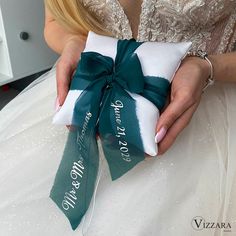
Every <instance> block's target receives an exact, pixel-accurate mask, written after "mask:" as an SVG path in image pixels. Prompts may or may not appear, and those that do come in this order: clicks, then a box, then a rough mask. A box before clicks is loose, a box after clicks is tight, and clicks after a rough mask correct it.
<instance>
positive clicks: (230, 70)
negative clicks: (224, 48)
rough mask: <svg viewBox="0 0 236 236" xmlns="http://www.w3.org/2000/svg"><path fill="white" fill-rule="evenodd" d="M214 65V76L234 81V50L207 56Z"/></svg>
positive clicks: (235, 66) (235, 67)
mask: <svg viewBox="0 0 236 236" xmlns="http://www.w3.org/2000/svg"><path fill="white" fill-rule="evenodd" d="M209 59H210V60H211V62H212V64H213V67H214V78H215V80H219V81H231V82H236V52H231V53H225V54H218V55H211V56H209Z"/></svg>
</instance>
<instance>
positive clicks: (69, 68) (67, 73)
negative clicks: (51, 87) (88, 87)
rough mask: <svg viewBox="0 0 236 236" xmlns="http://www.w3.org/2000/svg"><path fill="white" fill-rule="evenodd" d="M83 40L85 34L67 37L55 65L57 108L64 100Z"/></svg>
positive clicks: (84, 40)
mask: <svg viewBox="0 0 236 236" xmlns="http://www.w3.org/2000/svg"><path fill="white" fill-rule="evenodd" d="M85 42H86V37H85V36H72V37H70V38H68V40H67V41H66V44H65V46H64V48H63V51H62V54H61V57H60V59H59V61H58V63H57V65H56V79H57V105H56V106H57V109H58V107H60V106H62V105H63V103H64V101H65V98H66V96H67V93H68V91H69V86H70V82H71V78H72V76H73V74H74V72H75V69H76V67H77V64H78V61H79V58H80V54H81V52H82V51H83V49H84V47H85Z"/></svg>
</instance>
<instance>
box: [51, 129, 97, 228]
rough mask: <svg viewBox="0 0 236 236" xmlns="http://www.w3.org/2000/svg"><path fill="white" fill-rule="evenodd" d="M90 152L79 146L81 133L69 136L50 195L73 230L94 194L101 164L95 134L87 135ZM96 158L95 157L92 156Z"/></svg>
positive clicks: (72, 132)
mask: <svg viewBox="0 0 236 236" xmlns="http://www.w3.org/2000/svg"><path fill="white" fill-rule="evenodd" d="M86 139H87V140H89V139H90V143H87V144H86V145H85V146H87V147H86V149H87V153H83V151H81V150H80V149H79V148H78V143H77V142H78V141H77V140H78V132H75V131H71V132H70V133H69V136H68V140H67V143H66V147H65V150H64V154H63V158H62V161H61V163H60V166H59V169H58V171H57V174H56V178H55V181H54V185H53V187H52V190H51V193H50V198H51V199H52V200H53V201H54V202H55V203H56V204H57V206H58V207H59V208H60V209H61V210H62V211H63V213H64V214H65V215H66V217H67V218H68V219H69V221H70V224H71V227H72V229H73V230H75V229H76V228H77V226H78V225H79V224H80V222H81V220H82V218H83V216H84V214H85V213H86V211H87V209H88V207H89V204H90V201H91V199H92V196H93V192H94V187H95V182H96V179H97V172H98V166H99V154H98V147H97V142H96V137H95V134H91V135H89V136H88V137H86ZM91 157H92V158H91Z"/></svg>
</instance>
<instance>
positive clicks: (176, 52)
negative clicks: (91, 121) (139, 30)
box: [53, 31, 191, 156]
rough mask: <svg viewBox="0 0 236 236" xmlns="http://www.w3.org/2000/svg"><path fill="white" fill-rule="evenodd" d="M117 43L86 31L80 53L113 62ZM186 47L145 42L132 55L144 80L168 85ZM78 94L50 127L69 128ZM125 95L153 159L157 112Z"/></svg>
mask: <svg viewBox="0 0 236 236" xmlns="http://www.w3.org/2000/svg"><path fill="white" fill-rule="evenodd" d="M117 43H118V39H116V38H111V37H107V36H102V35H98V34H95V33H94V32H92V31H90V32H89V34H88V37H87V42H86V46H85V49H84V52H97V53H99V54H102V55H104V56H108V57H110V58H112V59H113V61H115V58H116V54H117ZM190 47H191V42H182V43H162V42H145V43H143V44H142V45H140V46H139V47H138V48H137V49H136V50H135V53H136V54H137V56H138V58H139V61H140V64H141V67H142V71H143V74H144V76H155V77H161V78H164V79H166V80H168V81H169V82H170V83H171V81H172V79H173V77H174V74H175V72H176V70H177V69H178V68H179V65H180V63H181V60H182V59H183V58H184V57H185V56H186V54H187V52H188V51H189V49H190ZM157 79H158V78H157ZM82 92H83V91H82V90H70V91H69V93H68V94H67V97H66V100H65V102H64V104H63V105H62V107H61V109H60V110H59V111H58V112H57V113H56V114H55V116H54V117H53V123H54V124H63V125H71V124H72V118H73V113H74V107H75V103H76V101H77V99H78V98H79V96H80V95H81V93H82ZM129 94H130V96H131V97H132V98H133V99H134V100H135V102H136V116H137V118H138V122H139V128H140V135H141V138H142V142H143V147H144V151H145V153H146V154H148V155H150V156H156V155H157V153H158V149H157V145H156V143H155V135H156V123H157V121H158V119H159V115H160V112H159V110H158V108H157V107H156V106H155V105H154V104H153V103H152V102H150V101H149V100H148V99H146V98H144V97H142V96H140V95H138V94H134V93H129ZM147 120H148V122H147Z"/></svg>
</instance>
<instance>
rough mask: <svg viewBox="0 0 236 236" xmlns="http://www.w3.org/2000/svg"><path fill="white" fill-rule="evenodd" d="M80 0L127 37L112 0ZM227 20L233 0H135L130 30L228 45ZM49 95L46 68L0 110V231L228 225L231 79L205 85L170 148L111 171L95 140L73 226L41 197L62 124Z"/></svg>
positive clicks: (180, 230)
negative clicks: (89, 194)
mask: <svg viewBox="0 0 236 236" xmlns="http://www.w3.org/2000/svg"><path fill="white" fill-rule="evenodd" d="M83 2H84V4H85V5H86V6H87V7H88V8H89V9H90V10H91V11H94V12H95V13H96V14H97V15H98V17H100V18H101V19H102V20H103V23H104V26H105V27H107V29H109V30H110V31H112V32H113V34H114V35H115V36H116V37H117V38H121V39H122V38H128V39H129V38H132V31H131V27H130V23H129V21H128V18H127V16H126V15H125V13H124V10H123V9H122V7H121V5H120V3H119V2H118V0H108V1H105V0H92V1H91V0H84V1H83ZM235 22H236V2H235V1H234V0H231V1H230V0H183V1H182V0H181V1H179V0H173V1H169V0H143V3H142V13H141V16H140V24H139V31H138V37H137V40H138V41H167V42H179V41H192V42H193V50H196V49H203V50H206V51H207V52H208V53H224V52H230V51H232V50H233V44H234V42H235V40H236V30H235ZM189 79H191V78H189ZM55 98H56V80H55V69H52V70H51V71H50V72H49V73H47V74H45V75H43V76H41V77H40V78H39V79H37V80H36V81H35V82H33V83H32V84H31V85H29V86H28V87H27V88H26V89H25V90H24V91H23V92H22V93H21V94H20V95H18V96H17V97H16V98H15V99H13V100H12V101H11V102H10V103H9V104H8V105H7V106H6V107H5V108H4V109H3V110H2V111H1V112H0V186H1V188H0V235H3V236H21V235H24V236H38V235H46V236H55V235H58V236H65V235H66V236H69V235H78V236H81V235H87V236H118V235H119V236H172V235H175V236H185V235H207V236H211V235H214V236H219V235H236V201H235V199H236V145H235V139H236V107H235V101H236V84H233V83H219V82H218V83H216V84H215V85H214V86H212V87H210V88H209V89H207V91H206V92H205V93H204V94H203V96H202V100H201V103H200V105H199V107H198V109H197V111H196V112H195V114H194V116H193V118H192V120H191V122H190V124H189V125H188V127H187V128H185V129H184V131H183V132H182V133H181V134H180V135H179V137H178V138H177V140H176V141H175V143H174V145H173V146H172V147H171V148H170V149H169V150H168V152H166V153H165V154H164V155H163V156H161V158H159V157H155V158H152V159H148V160H145V161H143V162H141V163H139V164H138V165H137V166H135V167H134V168H133V169H132V170H130V171H129V172H127V173H126V174H125V175H124V176H122V177H121V178H119V179H117V180H116V181H112V180H111V177H110V173H109V170H108V166H107V163H106V161H105V159H104V155H103V153H102V150H101V148H100V166H99V177H98V181H97V185H96V191H95V195H94V198H93V200H92V202H91V205H90V208H89V210H88V212H87V214H86V215H85V217H84V219H83V222H81V224H80V225H79V227H78V228H77V230H76V231H72V229H71V228H70V224H69V222H68V221H67V219H66V217H65V216H64V215H63V214H62V212H61V211H60V210H59V209H58V208H57V207H56V205H55V204H54V203H53V202H52V200H51V199H50V198H49V194H50V190H51V187H52V185H53V181H54V178H55V174H56V171H57V169H58V166H59V163H60V161H61V157H62V153H63V149H64V146H65V142H66V139H67V134H68V130H67V128H66V127H62V126H56V125H52V118H53V115H54V113H55V112H54V101H55ZM201 220H202V221H201ZM203 222H205V224H203ZM217 222H218V224H217ZM208 223H211V224H208ZM222 223H225V225H224V227H223V226H222ZM227 231H228V232H227Z"/></svg>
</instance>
